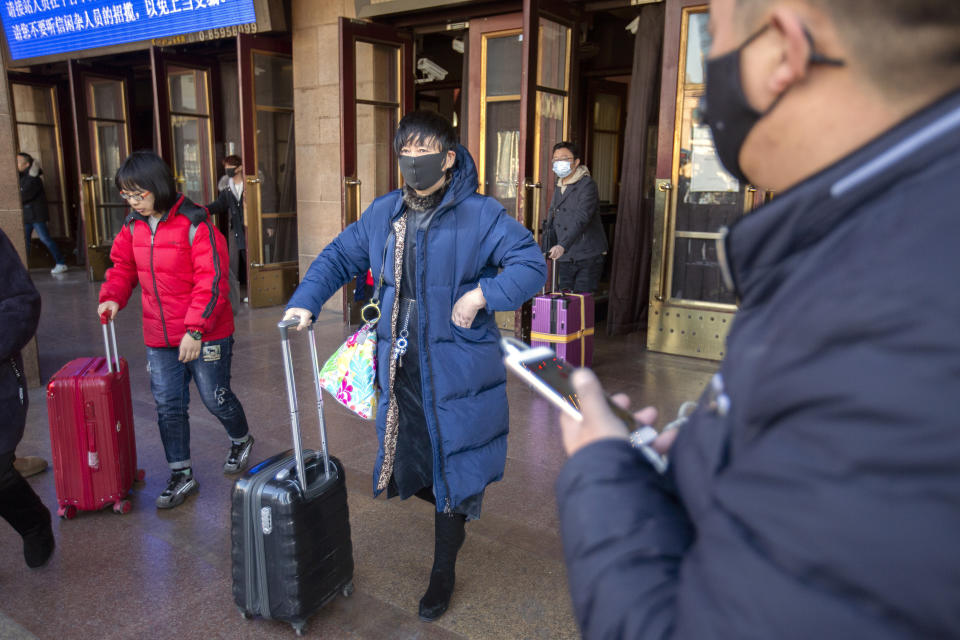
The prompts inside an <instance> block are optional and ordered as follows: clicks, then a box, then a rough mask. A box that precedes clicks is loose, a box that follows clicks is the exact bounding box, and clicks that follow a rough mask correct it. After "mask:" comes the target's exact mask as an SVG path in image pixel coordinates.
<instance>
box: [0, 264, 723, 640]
mask: <svg viewBox="0 0 960 640" xmlns="http://www.w3.org/2000/svg"><path fill="white" fill-rule="evenodd" d="M31 275H32V276H33V278H34V282H35V283H36V285H37V287H38V288H39V289H40V291H41V293H42V294H43V315H42V318H41V322H40V329H39V333H38V339H39V346H40V370H41V378H42V379H43V380H48V379H49V378H50V376H51V375H52V374H53V373H54V372H55V371H56V370H57V369H59V368H60V366H61V365H62V364H64V363H65V362H66V361H68V360H70V359H72V358H76V357H81V356H89V355H100V354H102V350H103V346H102V345H103V341H102V338H101V333H100V327H99V323H98V322H97V320H96V317H95V314H96V297H97V291H98V289H99V285H95V284H91V283H88V282H87V281H86V278H85V274H84V273H83V272H82V271H80V270H71V271H70V272H68V273H67V274H65V275H63V276H51V275H50V274H49V273H48V272H47V271H46V270H34V271H32V272H31ZM280 315H281V308H280V307H274V308H269V309H259V310H250V309H248V308H246V307H245V308H244V309H243V310H241V312H240V314H239V315H238V316H237V317H236V325H237V329H236V334H235V337H236V344H235V345H234V360H233V367H232V370H233V383H232V386H233V389H234V391H235V392H236V393H237V395H238V396H239V398H240V400H241V402H243V405H244V409H245V410H246V413H247V417H248V420H249V422H250V426H251V432H252V433H253V434H254V436H255V437H256V444H255V445H254V449H253V460H254V461H259V460H262V459H263V458H265V457H267V456H268V455H270V454H273V453H275V452H277V451H282V450H285V449H288V448H290V447H291V446H292V445H291V437H290V428H289V421H288V417H289V413H288V410H287V401H286V394H285V391H284V388H283V372H282V368H281V360H280V346H279V332H278V331H277V329H276V322H277V320H278V319H279V318H280ZM117 338H118V341H119V345H120V353H121V355H122V356H123V357H125V358H126V359H127V360H128V362H129V364H130V371H131V386H132V391H133V406H134V419H135V422H136V431H137V451H138V463H139V466H140V467H141V468H143V469H145V470H146V481H145V483H144V484H143V485H141V486H139V488H137V489H136V490H135V491H134V495H133V502H134V507H133V510H132V512H131V513H129V514H128V515H123V516H121V515H117V514H115V513H113V512H112V511H111V510H106V511H103V512H98V513H90V512H84V513H81V514H80V515H79V516H78V517H77V518H76V519H74V520H71V521H65V520H60V519H58V518H56V515H55V510H56V507H55V505H56V493H55V489H54V478H53V474H52V472H51V471H49V470H48V471H46V472H44V473H42V474H40V475H37V476H34V477H33V478H30V480H29V482H30V483H31V484H32V486H33V487H34V489H35V490H36V491H37V492H38V493H39V494H40V496H41V498H43V500H44V502H45V503H46V505H47V506H48V507H49V508H51V511H52V512H54V524H53V527H54V533H55V535H56V538H57V550H56V551H55V552H54V555H53V557H52V559H51V560H50V563H49V564H48V565H47V566H46V567H44V568H42V569H39V570H34V571H31V570H30V569H28V568H27V567H26V565H25V563H24V562H23V556H22V552H21V548H22V547H21V541H20V538H19V536H18V535H17V534H16V533H15V532H14V531H13V529H12V528H11V527H9V526H8V525H7V524H6V523H5V522H4V523H2V524H0V638H5V639H6V638H14V639H18V640H19V639H21V638H23V639H27V638H43V639H58V640H61V639H62V640H68V639H73V638H110V639H120V638H122V639H127V638H153V639H157V640H159V639H166V638H178V639H188V638H230V639H241V638H268V637H270V638H275V637H281V638H285V637H291V638H292V637H295V635H294V632H293V630H292V629H291V628H290V626H289V625H286V624H284V623H280V622H274V621H269V620H260V619H256V620H250V621H248V620H243V619H242V618H241V617H240V615H239V613H238V611H237V608H236V606H235V605H234V602H233V597H232V594H231V572H230V571H231V569H230V529H229V520H230V500H229V496H230V489H231V486H232V480H233V478H232V477H230V476H225V475H223V474H222V473H221V470H220V468H221V465H222V464H223V460H224V458H225V456H226V453H227V449H228V447H229V442H228V439H227V437H226V434H225V432H224V430H223V428H222V427H221V425H220V424H219V422H217V421H216V420H215V419H214V418H213V417H212V416H211V415H210V414H209V413H208V412H207V411H206V409H205V408H204V407H203V405H202V403H201V402H200V401H199V398H198V397H197V395H196V391H195V389H194V390H193V401H192V403H191V406H192V411H191V426H192V429H191V432H192V457H193V461H194V473H195V474H196V475H197V479H198V481H199V483H200V491H199V494H197V495H195V496H193V497H190V498H188V500H187V502H186V503H184V504H183V505H181V506H180V507H177V508H175V509H172V510H169V511H159V510H157V509H156V508H155V507H154V499H155V498H156V497H157V495H158V494H159V493H160V491H162V490H163V488H164V486H165V485H166V481H167V478H168V475H169V472H168V469H167V466H166V462H165V460H164V456H163V449H162V447H161V444H160V437H159V433H158V430H157V426H156V409H155V406H154V402H153V397H152V395H151V393H150V384H149V379H148V376H147V373H146V369H145V367H146V356H145V352H144V347H143V341H142V335H141V323H140V297H139V291H135V292H134V296H133V299H132V300H131V304H130V305H129V306H128V307H127V308H126V309H124V310H123V311H121V313H120V315H119V316H118V324H117ZM297 338H300V340H296V339H297ZM294 339H295V342H294V344H293V348H294V358H295V361H296V373H297V383H298V385H297V386H298V388H299V390H300V398H301V413H302V415H303V424H304V427H303V428H304V439H305V446H310V447H312V446H313V445H315V444H317V443H318V442H319V438H318V436H317V430H316V415H315V411H313V406H314V405H313V402H312V398H313V395H312V394H313V387H312V385H313V381H312V374H311V371H310V368H309V366H308V361H307V358H306V354H307V353H308V349H307V348H306V344H305V342H306V340H305V338H303V337H302V336H300V335H296V336H294ZM343 339H344V333H343V328H342V326H341V316H340V314H338V313H337V314H334V313H325V314H323V315H322V317H321V318H320V319H319V321H318V323H317V346H318V350H319V352H320V354H321V357H322V356H323V355H325V354H329V353H332V352H333V350H334V349H335V348H336V347H337V346H338V345H339V343H340V342H341V341H342V340H343ZM642 345H643V342H642V340H641V337H640V336H639V335H633V336H625V337H616V338H601V339H600V340H599V343H598V348H597V349H596V353H595V357H594V360H595V370H596V371H597V373H598V375H599V376H600V378H601V379H602V380H603V381H604V383H605V385H606V387H607V389H608V390H609V391H611V392H616V391H624V392H627V393H629V394H630V395H631V397H632V398H633V401H634V403H635V404H636V405H637V406H643V405H645V404H654V405H656V406H658V407H659V408H660V409H661V412H662V415H664V416H667V415H673V414H674V413H675V412H676V410H677V407H678V406H679V405H680V403H681V402H683V401H684V400H686V399H695V398H696V397H697V396H698V395H699V392H700V389H702V387H703V385H704V384H705V383H706V382H707V380H708V378H709V377H710V375H711V374H712V373H713V371H715V370H716V363H713V362H709V361H705V360H695V359H689V358H682V357H675V356H666V355H662V354H654V353H648V352H645V351H643V350H642ZM508 388H509V398H510V410H511V432H510V439H509V450H508V456H509V457H508V460H507V467H506V473H505V476H504V479H503V480H502V481H500V482H498V483H495V484H493V485H491V486H490V487H489V488H488V489H487V492H486V498H485V500H484V505H483V517H482V518H481V519H480V520H478V521H476V522H473V523H470V524H468V526H467V540H466V543H465V544H464V546H463V549H462V551H461V552H460V555H459V559H458V562H457V587H456V591H455V592H454V596H453V600H452V602H451V606H450V609H449V610H448V611H447V613H446V614H445V615H444V616H443V617H442V618H440V619H439V620H438V621H436V622H434V623H425V622H421V621H420V620H419V619H418V617H417V603H418V601H419V599H420V597H421V596H422V595H423V592H424V590H425V589H426V585H427V581H428V578H429V572H430V565H431V563H432V558H433V515H432V513H431V511H432V508H433V507H432V505H429V504H427V503H425V502H423V501H421V500H418V499H409V500H407V501H404V502H401V501H399V500H398V499H394V500H390V501H387V500H385V499H383V498H382V497H381V498H380V499H377V500H373V499H372V498H371V495H372V494H371V485H372V480H371V471H372V466H373V462H374V458H375V456H376V451H377V442H376V436H375V433H374V427H373V424H372V423H369V422H365V421H363V420H361V419H359V418H357V417H354V416H353V415H352V414H350V413H349V412H347V411H346V410H345V409H342V408H341V407H340V405H338V404H337V403H336V402H335V401H332V400H330V399H329V397H327V398H325V400H326V416H327V428H328V440H329V444H330V450H331V453H332V454H334V455H336V456H337V457H338V458H340V460H341V461H342V462H343V464H344V466H345V468H346V470H347V487H348V491H349V496H350V497H349V507H350V524H351V528H352V535H353V545H354V562H355V564H356V569H355V574H354V584H355V586H356V591H355V592H354V594H353V595H352V596H351V597H349V598H343V597H337V598H336V599H335V600H334V601H333V602H331V603H330V604H328V605H327V606H326V607H324V608H323V609H322V610H321V611H320V612H319V613H318V614H317V615H315V616H314V617H313V618H311V620H310V622H309V624H308V626H307V629H306V636H307V637H313V638H321V637H322V638H330V639H337V638H371V639H373V638H491V639H493V638H497V639H499V638H545V639H546V638H549V639H558V638H575V637H577V629H576V624H575V622H574V620H573V616H572V613H571V608H570V603H569V597H568V595H567V585H566V573H565V570H564V566H563V554H562V548H561V543H560V538H559V534H558V531H557V517H556V503H555V500H554V495H553V482H554V479H555V478H556V475H557V473H558V470H559V469H560V467H561V465H562V464H563V461H564V454H563V450H562V446H561V442H560V432H559V428H558V427H557V425H556V413H555V412H554V411H553V410H551V409H550V408H549V407H548V405H547V403H546V402H545V401H543V400H541V399H540V398H539V397H537V396H535V395H534V394H533V393H532V392H530V391H528V389H527V388H526V387H525V386H524V385H523V384H522V383H520V382H519V381H517V380H516V379H511V380H510V382H509V385H508ZM30 400H31V404H30V413H29V416H28V422H27V428H26V434H25V436H24V439H23V441H22V442H21V444H20V446H19V448H18V449H17V453H19V454H20V455H40V456H43V457H45V458H46V459H47V460H48V461H49V459H50V442H49V429H48V426H47V412H46V398H45V395H44V393H43V388H39V389H33V390H31V393H30Z"/></svg>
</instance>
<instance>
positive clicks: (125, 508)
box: [113, 500, 133, 515]
mask: <svg viewBox="0 0 960 640" xmlns="http://www.w3.org/2000/svg"><path fill="white" fill-rule="evenodd" d="M132 508H133V504H131V503H130V501H129V500H121V501H119V502H114V503H113V510H114V511H115V512H116V513H119V514H121V515H123V514H125V513H130V509H132Z"/></svg>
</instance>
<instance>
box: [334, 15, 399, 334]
mask: <svg viewBox="0 0 960 640" xmlns="http://www.w3.org/2000/svg"><path fill="white" fill-rule="evenodd" d="M340 44H341V51H340V59H341V66H340V74H341V75H340V86H341V92H340V113H341V125H342V131H343V135H342V136H341V138H340V161H341V162H340V165H341V169H342V171H343V176H342V177H343V213H342V221H341V222H342V227H341V228H346V227H347V226H348V225H350V224H352V223H354V222H356V221H357V220H358V219H359V217H360V216H361V215H362V212H363V211H364V210H365V209H366V208H367V207H368V206H369V205H370V203H371V202H373V200H374V199H375V198H377V197H378V196H381V195H383V194H385V193H387V192H389V191H392V190H393V189H396V188H398V187H400V186H401V184H402V178H401V176H400V171H399V167H398V164H397V157H396V153H395V152H394V150H393V137H394V134H395V133H396V130H397V125H398V124H399V122H400V119H401V118H402V117H403V115H404V114H405V113H407V112H408V111H411V110H412V109H413V41H412V38H411V37H410V34H409V33H406V32H403V31H399V30H396V29H393V28H392V27H389V26H386V25H378V24H365V23H360V22H357V21H352V20H347V19H344V18H341V19H340ZM356 275H357V276H358V277H360V278H365V276H366V274H356ZM356 288H357V281H356V279H355V280H352V281H351V282H350V283H348V284H347V285H346V286H345V287H344V288H343V292H342V300H343V319H344V323H345V324H348V325H354V324H359V323H360V322H361V318H360V309H361V308H362V307H363V305H364V304H365V301H364V300H360V301H358V300H355V298H354V291H355V290H356Z"/></svg>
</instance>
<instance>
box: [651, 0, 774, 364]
mask: <svg viewBox="0 0 960 640" xmlns="http://www.w3.org/2000/svg"><path fill="white" fill-rule="evenodd" d="M707 11H708V7H707V6H706V5H703V4H699V5H698V4H695V3H694V2H692V1H691V0H672V1H671V2H669V3H668V6H667V12H668V15H669V13H671V12H673V13H674V14H675V15H677V18H678V19H676V20H675V21H673V22H671V20H669V18H668V20H667V24H671V23H673V24H679V25H680V33H679V34H678V35H679V38H678V37H677V36H676V35H674V36H673V38H672V39H671V38H670V34H666V37H667V41H668V43H669V42H671V41H672V42H674V43H676V44H675V45H674V46H675V47H676V49H672V50H671V51H672V52H673V53H672V54H671V53H670V51H667V53H666V54H665V59H664V69H668V68H670V67H671V65H672V64H676V67H674V69H675V71H674V73H675V76H676V85H675V88H674V92H675V93H673V95H670V96H668V95H667V90H666V89H665V90H664V94H663V95H662V96H661V101H660V104H661V123H660V126H661V129H662V130H664V131H667V130H673V131H675V132H676V133H675V136H674V145H673V146H672V147H671V148H667V149H664V148H663V145H661V148H660V149H659V151H658V153H659V154H661V155H664V154H669V160H668V161H667V162H658V166H660V167H663V166H669V167H670V175H668V176H667V175H664V176H660V175H658V179H657V189H658V191H657V209H656V212H655V222H654V227H655V228H654V251H653V254H654V255H653V265H652V268H651V281H650V284H651V287H650V288H651V294H650V295H651V301H650V326H649V328H648V331H647V345H648V347H649V348H650V349H651V350H654V351H665V352H668V353H676V354H681V355H691V356H697V357H703V358H714V359H720V358H722V357H723V354H724V341H725V339H726V335H727V331H728V329H729V326H730V323H731V321H732V319H733V316H734V314H735V313H736V309H737V308H736V298H735V296H734V293H733V292H732V291H731V290H729V289H728V288H727V287H726V286H725V284H724V281H723V274H722V271H721V266H720V262H719V258H718V253H717V242H718V241H719V240H720V239H721V237H722V229H723V228H724V227H727V226H729V225H731V224H733V223H734V222H736V220H737V219H739V218H740V217H741V216H743V215H744V214H745V213H746V212H747V211H749V210H750V209H751V208H752V206H753V204H754V200H755V199H754V198H753V195H752V194H753V192H754V191H755V189H753V188H752V187H750V186H749V185H744V184H740V183H739V182H738V181H737V180H736V179H735V178H734V177H733V176H731V175H730V174H729V173H728V172H727V171H725V170H724V168H723V166H722V165H721V164H720V162H719V160H718V158H717V153H716V149H715V147H714V144H713V139H712V137H711V134H710V129H709V127H708V126H707V125H706V123H705V122H704V121H703V116H702V102H703V96H704V90H705V85H704V81H705V79H706V72H705V61H706V55H707V51H708V47H709V38H710V36H709V33H708V31H707V22H708V19H709V14H708V12H707ZM665 50H666V48H665ZM671 57H672V60H671ZM671 107H672V108H671ZM665 114H666V116H667V117H668V119H667V120H665Z"/></svg>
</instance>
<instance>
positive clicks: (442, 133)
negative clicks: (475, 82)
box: [393, 110, 459, 155]
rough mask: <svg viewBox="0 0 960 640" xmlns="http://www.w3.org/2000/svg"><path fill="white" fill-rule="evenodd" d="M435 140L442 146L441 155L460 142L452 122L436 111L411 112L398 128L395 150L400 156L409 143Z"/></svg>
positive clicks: (394, 143)
mask: <svg viewBox="0 0 960 640" xmlns="http://www.w3.org/2000/svg"><path fill="white" fill-rule="evenodd" d="M433 140H436V141H437V143H438V144H439V145H440V152H441V153H446V152H447V151H450V150H451V149H453V148H454V147H455V146H457V143H458V142H459V140H458V139H457V133H456V131H454V129H453V126H452V125H451V124H450V121H449V120H447V119H446V118H444V117H443V116H442V115H440V114H439V113H437V112H436V111H426V110H420V111H411V112H410V113H408V114H407V115H405V116H403V119H402V120H400V124H399V125H398V126H397V133H396V135H395V136H393V150H394V152H395V153H396V154H397V155H400V150H401V149H403V147H404V146H405V145H407V144H409V143H412V144H420V143H425V142H431V141H433Z"/></svg>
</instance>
